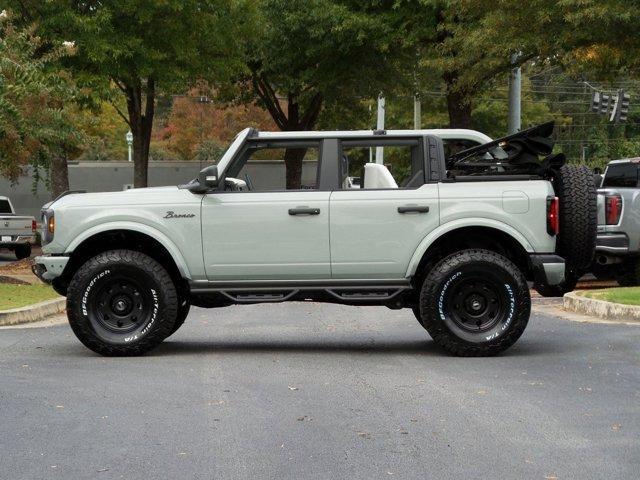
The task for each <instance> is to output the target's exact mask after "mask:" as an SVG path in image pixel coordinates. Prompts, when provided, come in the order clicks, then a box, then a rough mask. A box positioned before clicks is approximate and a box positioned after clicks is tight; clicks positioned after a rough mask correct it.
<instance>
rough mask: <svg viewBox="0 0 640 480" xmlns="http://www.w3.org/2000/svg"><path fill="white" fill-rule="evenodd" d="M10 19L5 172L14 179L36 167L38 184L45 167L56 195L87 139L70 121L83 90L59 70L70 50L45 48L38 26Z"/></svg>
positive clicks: (2, 152)
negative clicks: (23, 25) (22, 25)
mask: <svg viewBox="0 0 640 480" xmlns="http://www.w3.org/2000/svg"><path fill="white" fill-rule="evenodd" d="M8 16H9V15H8V14H7V13H6V12H5V11H3V12H2V14H1V15H0V174H2V175H3V176H5V177H7V178H9V179H10V180H12V181H13V180H16V179H17V177H18V176H19V175H20V174H21V173H22V169H23V168H24V167H25V166H27V165H31V166H32V167H33V168H34V175H35V179H36V182H37V180H38V174H39V168H45V169H47V170H48V171H49V172H50V186H51V192H52V194H53V195H54V196H57V195H58V194H60V193H62V192H63V191H64V190H68V189H69V180H68V175H67V163H66V157H67V156H69V155H73V154H74V153H75V152H77V150H78V147H79V145H80V143H81V142H82V140H83V138H84V137H83V134H82V132H80V131H78V130H77V129H76V128H75V125H74V124H73V122H72V121H71V120H70V117H71V115H72V110H73V107H74V105H75V102H76V101H77V100H78V98H79V96H80V92H79V90H78V89H77V88H76V87H75V83H74V81H73V78H72V77H71V76H70V75H69V73H68V72H65V71H61V70H60V68H59V67H58V62H59V60H60V58H62V57H65V56H67V55H69V53H70V52H69V49H68V48H65V47H64V46H63V45H58V46H55V47H51V46H49V48H46V49H45V48H44V45H43V43H42V41H41V39H40V38H39V37H38V36H37V35H35V33H34V28H33V27H30V28H25V29H19V28H16V27H15V26H14V25H13V23H11V21H10V20H9V19H8ZM43 50H46V51H47V52H46V53H44V54H43V53H42V51H43ZM36 185H37V183H36Z"/></svg>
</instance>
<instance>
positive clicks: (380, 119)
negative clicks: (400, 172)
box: [376, 92, 386, 165]
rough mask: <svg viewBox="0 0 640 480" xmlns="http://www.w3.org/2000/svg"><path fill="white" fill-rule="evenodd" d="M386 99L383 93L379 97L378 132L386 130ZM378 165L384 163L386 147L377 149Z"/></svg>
mask: <svg viewBox="0 0 640 480" xmlns="http://www.w3.org/2000/svg"><path fill="white" fill-rule="evenodd" d="M385 103H386V102H385V98H384V95H383V94H382V92H380V94H379V95H378V122H377V124H376V130H384V113H385ZM376 163H379V164H380V165H382V164H383V163H384V147H376Z"/></svg>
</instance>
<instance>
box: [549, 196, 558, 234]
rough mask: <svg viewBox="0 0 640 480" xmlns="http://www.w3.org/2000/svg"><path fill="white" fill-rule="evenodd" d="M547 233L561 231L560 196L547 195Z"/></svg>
mask: <svg viewBox="0 0 640 480" xmlns="http://www.w3.org/2000/svg"><path fill="white" fill-rule="evenodd" d="M547 233H548V234H549V235H558V234H559V233H560V200H558V197H547Z"/></svg>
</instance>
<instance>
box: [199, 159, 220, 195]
mask: <svg viewBox="0 0 640 480" xmlns="http://www.w3.org/2000/svg"><path fill="white" fill-rule="evenodd" d="M219 179H220V178H219V176H218V167H217V166H216V165H212V166H210V167H207V168H203V169H202V170H201V171H200V173H199V174H198V183H199V184H200V187H202V188H204V189H207V190H209V189H210V188H216V187H217V186H218V182H219Z"/></svg>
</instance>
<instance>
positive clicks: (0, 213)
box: [0, 197, 37, 260]
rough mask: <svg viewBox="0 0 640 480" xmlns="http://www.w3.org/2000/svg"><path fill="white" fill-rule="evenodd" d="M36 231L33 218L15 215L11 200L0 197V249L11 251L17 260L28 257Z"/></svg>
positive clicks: (34, 240)
mask: <svg viewBox="0 0 640 480" xmlns="http://www.w3.org/2000/svg"><path fill="white" fill-rule="evenodd" d="M36 231H37V226H36V219H35V218H33V217H27V216H19V215H16V212H15V210H14V209H13V205H12V204H11V201H10V200H9V199H8V198H7V197H0V249H7V250H11V251H13V252H14V253H15V255H16V258H17V259H18V260H21V259H23V258H28V257H30V256H31V245H32V244H34V243H35V242H36Z"/></svg>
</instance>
